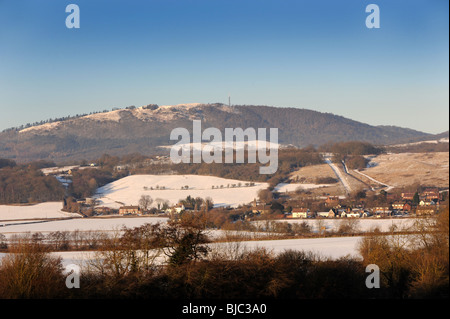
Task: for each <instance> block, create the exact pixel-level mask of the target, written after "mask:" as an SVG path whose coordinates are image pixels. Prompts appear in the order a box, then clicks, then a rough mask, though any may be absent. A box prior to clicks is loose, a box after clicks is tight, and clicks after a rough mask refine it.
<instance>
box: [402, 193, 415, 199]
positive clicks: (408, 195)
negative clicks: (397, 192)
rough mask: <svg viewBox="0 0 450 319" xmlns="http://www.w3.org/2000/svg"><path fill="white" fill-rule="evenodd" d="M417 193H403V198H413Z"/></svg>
mask: <svg viewBox="0 0 450 319" xmlns="http://www.w3.org/2000/svg"><path fill="white" fill-rule="evenodd" d="M414 194H415V193H402V199H403V200H413V199H414Z"/></svg>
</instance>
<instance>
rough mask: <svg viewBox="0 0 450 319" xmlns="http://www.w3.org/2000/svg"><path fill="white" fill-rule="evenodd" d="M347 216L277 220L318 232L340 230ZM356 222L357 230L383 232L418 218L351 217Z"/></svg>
mask: <svg viewBox="0 0 450 319" xmlns="http://www.w3.org/2000/svg"><path fill="white" fill-rule="evenodd" d="M348 220H349V219H347V218H342V219H279V220H275V221H276V222H282V223H292V224H294V223H303V222H305V223H307V224H308V225H309V226H311V229H312V231H313V232H317V231H318V230H319V228H321V227H325V229H326V230H327V231H338V229H339V226H340V225H341V223H343V222H346V221H348ZM350 220H352V221H353V222H355V223H356V228H357V231H371V230H373V229H375V228H378V229H379V230H380V231H382V232H388V231H390V230H391V229H392V228H395V229H396V230H400V229H407V228H410V227H411V226H413V225H414V222H415V221H416V218H409V217H406V218H387V219H379V218H358V219H350ZM254 223H256V224H257V225H260V226H264V224H265V221H258V222H254Z"/></svg>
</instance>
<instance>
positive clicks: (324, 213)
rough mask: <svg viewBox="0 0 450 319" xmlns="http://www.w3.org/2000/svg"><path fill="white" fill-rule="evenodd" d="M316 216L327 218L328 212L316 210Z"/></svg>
mask: <svg viewBox="0 0 450 319" xmlns="http://www.w3.org/2000/svg"><path fill="white" fill-rule="evenodd" d="M316 216H317V217H320V218H329V216H330V212H317V214H316ZM333 217H334V214H333Z"/></svg>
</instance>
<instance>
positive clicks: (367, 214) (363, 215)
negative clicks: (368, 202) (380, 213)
mask: <svg viewBox="0 0 450 319" xmlns="http://www.w3.org/2000/svg"><path fill="white" fill-rule="evenodd" d="M370 216H372V213H371V212H369V211H367V210H365V211H364V212H363V213H362V214H361V217H363V218H367V217H370Z"/></svg>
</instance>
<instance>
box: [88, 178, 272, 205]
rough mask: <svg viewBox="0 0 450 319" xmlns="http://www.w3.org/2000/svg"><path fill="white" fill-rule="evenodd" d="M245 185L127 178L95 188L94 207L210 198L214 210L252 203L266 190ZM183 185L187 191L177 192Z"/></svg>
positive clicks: (258, 185)
mask: <svg viewBox="0 0 450 319" xmlns="http://www.w3.org/2000/svg"><path fill="white" fill-rule="evenodd" d="M246 183H249V182H246V181H239V180H233V179H225V178H220V177H214V176H199V175H131V176H127V177H125V178H122V179H120V180H117V181H114V182H112V183H110V184H107V185H105V186H103V187H101V188H99V189H98V190H97V194H96V195H95V198H97V199H98V200H99V204H98V206H106V207H110V208H115V209H118V208H119V207H120V206H123V205H138V203H139V199H140V198H141V196H142V195H149V196H150V197H151V198H152V199H153V200H154V202H153V206H154V207H156V199H158V198H160V199H162V200H167V201H168V202H169V205H174V204H176V203H178V201H179V200H180V199H185V198H186V197H187V196H189V195H190V196H191V197H194V198H195V197H201V198H203V199H205V198H206V197H211V198H212V200H213V202H214V206H215V207H221V206H231V207H237V206H239V205H241V204H248V203H250V202H252V201H253V199H255V198H257V197H258V191H259V190H261V189H265V188H267V187H268V184H267V183H255V185H254V186H245V184H246ZM239 184H241V186H240V187H239V186H238V185H239ZM233 185H234V187H233ZM186 186H188V189H181V188H185V187H186ZM162 187H164V189H161V188H162ZM151 188H153V189H151Z"/></svg>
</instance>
